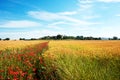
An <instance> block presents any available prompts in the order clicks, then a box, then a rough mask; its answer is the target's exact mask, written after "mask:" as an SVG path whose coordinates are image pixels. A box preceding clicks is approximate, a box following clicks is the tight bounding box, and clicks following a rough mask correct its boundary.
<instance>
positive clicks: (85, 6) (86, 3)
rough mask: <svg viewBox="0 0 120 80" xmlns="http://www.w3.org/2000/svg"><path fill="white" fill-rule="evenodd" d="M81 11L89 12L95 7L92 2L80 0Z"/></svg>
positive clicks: (90, 0)
mask: <svg viewBox="0 0 120 80" xmlns="http://www.w3.org/2000/svg"><path fill="white" fill-rule="evenodd" d="M77 5H78V6H79V10H89V9H91V8H92V7H93V1H92V0H78V4H77Z"/></svg>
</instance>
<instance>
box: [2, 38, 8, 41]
mask: <svg viewBox="0 0 120 80" xmlns="http://www.w3.org/2000/svg"><path fill="white" fill-rule="evenodd" d="M1 40H3V41H8V40H10V38H5V39H2V38H0V41H1Z"/></svg>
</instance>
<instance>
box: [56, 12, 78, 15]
mask: <svg viewBox="0 0 120 80" xmlns="http://www.w3.org/2000/svg"><path fill="white" fill-rule="evenodd" d="M58 14H60V15H75V14H77V11H72V12H60V13H58Z"/></svg>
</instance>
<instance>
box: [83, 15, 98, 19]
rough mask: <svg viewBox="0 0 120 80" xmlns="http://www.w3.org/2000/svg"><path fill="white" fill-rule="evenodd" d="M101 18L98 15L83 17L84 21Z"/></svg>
mask: <svg viewBox="0 0 120 80" xmlns="http://www.w3.org/2000/svg"><path fill="white" fill-rule="evenodd" d="M99 17H100V16H98V15H88V16H83V18H84V19H93V18H99Z"/></svg>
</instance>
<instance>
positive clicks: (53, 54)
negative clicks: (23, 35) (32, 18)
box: [0, 40, 120, 80]
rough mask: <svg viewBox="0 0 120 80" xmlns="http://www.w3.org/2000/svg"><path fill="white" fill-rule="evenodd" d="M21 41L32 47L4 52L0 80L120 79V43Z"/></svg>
mask: <svg viewBox="0 0 120 80" xmlns="http://www.w3.org/2000/svg"><path fill="white" fill-rule="evenodd" d="M3 42H4V41H3ZM16 42H17V41H16ZM16 42H15V41H12V43H13V44H14V43H16ZM18 42H19V43H16V44H20V43H21V44H22V45H24V44H27V45H29V46H27V45H26V46H24V48H22V49H17V47H19V46H16V47H15V45H14V46H13V47H12V46H11V48H16V49H17V50H15V49H14V50H6V51H1V52H0V72H1V73H0V79H10V80H13V79H14V80H26V79H28V80H120V41H114V40H113V41H112V40H111V41H107V40H105V41H104V40H98V41H92V40H89V41H87V40H84V41H79V40H66V41H65V40H51V41H49V42H45V41H36V42H35V41H33V42H32V41H30V43H27V42H25V41H22V42H20V41H18ZM4 43H5V42H4ZM8 43H9V44H10V45H11V42H9V41H8ZM31 43H34V44H31ZM2 44H3V43H2ZM9 44H6V45H9ZM3 45H4V44H3ZM21 47H22V46H21ZM2 50H4V49H2Z"/></svg>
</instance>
